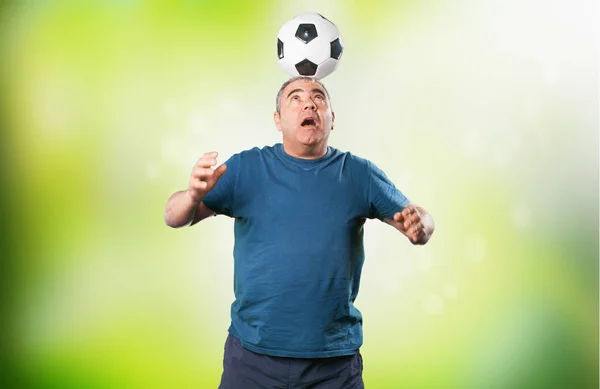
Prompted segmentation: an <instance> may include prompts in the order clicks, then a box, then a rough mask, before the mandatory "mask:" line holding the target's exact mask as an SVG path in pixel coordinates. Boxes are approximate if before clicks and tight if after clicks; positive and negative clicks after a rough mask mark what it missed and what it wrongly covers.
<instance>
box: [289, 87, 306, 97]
mask: <svg viewBox="0 0 600 389" xmlns="http://www.w3.org/2000/svg"><path fill="white" fill-rule="evenodd" d="M303 91H304V90H303V89H300V88H296V89H294V90H293V91H291V92H290V93H288V95H287V97H290V96H291V95H293V94H294V93H296V92H303Z"/></svg>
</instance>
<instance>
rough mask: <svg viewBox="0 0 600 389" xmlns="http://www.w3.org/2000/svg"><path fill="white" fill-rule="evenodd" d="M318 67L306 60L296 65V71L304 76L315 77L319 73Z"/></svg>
mask: <svg viewBox="0 0 600 389" xmlns="http://www.w3.org/2000/svg"><path fill="white" fill-rule="evenodd" d="M317 67H318V65H317V64H315V63H312V62H310V61H309V60H307V59H304V60H302V61H300V62H298V63H297V64H296V70H297V71H298V73H299V74H300V75H302V76H314V75H315V73H317Z"/></svg>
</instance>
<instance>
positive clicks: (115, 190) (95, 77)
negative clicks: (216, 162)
mask: <svg viewBox="0 0 600 389" xmlns="http://www.w3.org/2000/svg"><path fill="white" fill-rule="evenodd" d="M1 4H2V5H1V8H0V10H1V11H0V23H1V24H0V27H1V31H0V33H1V35H0V37H1V48H0V76H1V77H0V82H1V84H0V87H1V91H2V92H1V99H2V100H1V101H2V111H1V115H0V126H1V129H2V131H1V144H0V161H1V166H0V169H1V172H2V174H1V175H0V185H1V188H2V190H1V196H2V207H1V214H0V216H1V218H0V226H2V230H1V237H0V248H1V250H2V251H1V253H2V254H1V257H2V258H1V262H0V302H1V303H2V304H1V308H0V323H1V327H0V331H1V335H0V345H1V346H2V350H3V355H4V357H3V358H2V360H1V367H2V372H1V376H0V377H2V380H3V382H2V384H1V385H0V387H2V388H7V389H10V388H60V389H76V388H77V389H154V388H156V389H168V388H178V389H186V388H190V389H191V388H216V387H217V384H218V382H219V378H220V374H221V363H222V353H223V344H224V341H225V337H226V330H227V327H228V324H229V305H230V304H231V302H232V299H233V291H232V289H233V283H232V277H233V273H232V270H233V264H232V257H231V255H232V244H233V223H232V220H230V219H227V218H225V217H218V218H213V219H210V220H207V221H205V222H203V223H201V224H199V225H197V226H194V227H192V228H185V229H178V230H173V229H170V228H168V227H166V226H165V225H164V223H163V211H164V206H165V203H166V200H167V198H168V197H169V195H170V194H171V193H172V192H174V191H175V190H180V189H185V188H186V185H187V180H188V175H189V172H190V170H191V167H192V165H193V164H194V163H195V161H196V160H197V159H198V158H199V157H200V156H201V155H202V153H204V152H206V151H211V150H217V151H219V152H220V161H224V160H225V159H227V158H228V157H229V156H230V155H232V154H233V153H235V152H238V151H240V150H243V149H247V148H251V147H254V146H264V145H267V144H273V143H276V142H279V141H280V134H279V133H278V132H277V131H276V129H275V126H274V125H273V122H272V113H273V110H274V99H275V94H276V92H277V89H278V88H279V86H280V85H281V83H282V82H283V81H285V80H286V78H287V75H286V74H284V73H283V71H282V70H281V69H280V68H279V65H278V64H277V57H276V48H275V47H276V45H275V37H276V35H277V32H278V30H279V28H280V26H281V25H282V24H283V23H284V22H286V21H287V20H289V19H290V18H292V17H293V16H295V15H297V14H299V13H302V12H306V11H315V12H319V13H322V14H323V15H325V16H326V17H327V18H329V19H330V20H332V21H334V22H335V23H336V24H337V25H338V27H339V29H340V31H341V33H342V37H343V40H344V43H345V52H344V55H343V57H342V62H341V64H340V66H339V68H338V70H337V71H336V72H335V73H333V74H332V75H330V76H329V77H327V78H326V79H325V80H324V82H325V84H326V85H327V87H328V88H329V90H330V93H331V94H332V99H333V108H334V111H335V112H336V114H337V115H336V129H335V131H334V132H333V133H332V135H331V138H330V143H331V145H333V146H335V147H337V148H339V149H341V150H344V151H346V150H347V151H352V152H353V153H354V154H357V155H360V156H363V157H366V158H368V159H370V160H372V161H373V162H375V163H376V164H377V165H379V166H380V167H381V168H382V169H383V170H384V171H385V172H386V173H387V174H388V176H389V177H390V178H391V179H392V180H393V181H394V182H395V183H396V184H397V186H398V187H399V188H400V189H401V190H402V191H403V192H404V193H405V194H406V195H407V196H408V197H409V198H410V199H411V200H413V201H414V202H416V203H417V204H419V205H422V206H423V207H425V208H426V209H428V210H429V211H430V212H431V213H432V214H433V216H434V218H435V220H436V225H437V230H436V233H435V235H434V237H433V239H432V240H431V242H430V243H429V244H428V245H427V246H424V247H414V246H412V245H410V244H409V243H408V241H406V240H405V239H403V238H402V237H400V236H399V234H398V233H397V232H396V231H394V230H392V229H391V228H390V227H389V226H386V225H384V224H383V223H380V222H377V221H370V222H368V223H367V227H366V236H365V244H366V249H367V259H366V263H365V267H364V272H363V281H362V284H361V292H360V294H359V297H358V299H357V302H356V304H357V307H358V308H359V309H360V310H361V311H362V312H363V315H364V335H365V343H364V346H363V348H362V353H363V355H364V369H365V370H364V379H365V383H366V385H367V387H368V388H375V389H378V388H381V389H383V388H409V389H413V388H415V389H417V388H432V389H483V388H501V389H504V388H506V389H517V388H524V389H529V388H543V389H553V388H574V389H578V388H581V389H587V388H590V389H591V388H596V387H598V362H599V361H598V186H599V183H598V177H599V172H598V58H597V48H598V27H597V20H596V16H597V15H598V4H597V2H594V1H571V2H568V3H567V2H565V1H534V0H523V1H500V0H485V1H476V0H472V1H468V0H465V1H457V2H441V1H416V0H414V1H412V0H405V1H392V0H388V1H362V0H361V1H359V0H353V1H331V2H321V1H303V2H296V3H292V2H285V1H274V0H273V1H260V2H259V1H256V2H249V1H248V2H246V1H241V0H227V1H219V2H217V1H206V0H204V1H191V0H190V1H158V0H156V1H133V0H130V1H125V0H124V1H52V0H47V1H41V0H40V1H14V2H10V1H8V2H7V1H3V2H2V3H1Z"/></svg>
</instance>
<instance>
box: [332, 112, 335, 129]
mask: <svg viewBox="0 0 600 389" xmlns="http://www.w3.org/2000/svg"><path fill="white" fill-rule="evenodd" d="M334 122H335V113H334V112H333V111H331V131H333V123H334Z"/></svg>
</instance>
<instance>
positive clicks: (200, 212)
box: [165, 190, 216, 228]
mask: <svg viewBox="0 0 600 389" xmlns="http://www.w3.org/2000/svg"><path fill="white" fill-rule="evenodd" d="M213 215H216V214H215V213H214V212H213V211H212V210H210V209H209V208H208V207H207V206H206V205H204V203H203V202H202V201H200V202H199V203H198V202H197V201H195V200H194V199H193V198H192V196H190V194H189V191H188V190H182V191H179V192H175V193H173V194H172V195H171V197H170V198H169V200H168V201H167V208H166V209H165V224H166V225H167V226H169V227H173V228H179V227H184V226H193V225H194V224H196V223H198V222H200V221H202V220H204V219H206V218H207V217H209V216H213Z"/></svg>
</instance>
